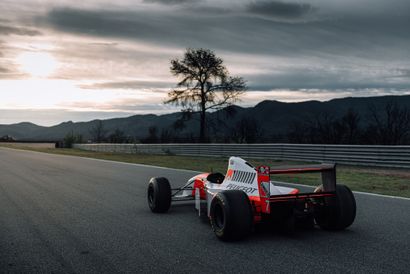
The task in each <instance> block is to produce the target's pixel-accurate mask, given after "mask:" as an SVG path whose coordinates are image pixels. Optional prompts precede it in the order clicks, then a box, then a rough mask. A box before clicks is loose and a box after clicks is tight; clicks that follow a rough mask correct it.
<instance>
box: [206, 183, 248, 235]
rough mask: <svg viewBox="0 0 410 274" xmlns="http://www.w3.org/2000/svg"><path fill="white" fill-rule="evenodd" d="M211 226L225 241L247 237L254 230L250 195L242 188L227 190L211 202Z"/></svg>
mask: <svg viewBox="0 0 410 274" xmlns="http://www.w3.org/2000/svg"><path fill="white" fill-rule="evenodd" d="M210 220H211V226H212V229H213V231H214V233H215V235H216V236H217V237H218V239H220V240H223V241H236V240H240V239H243V238H245V237H246V236H248V235H249V234H250V232H251V231H252V226H253V211H252V206H251V203H250V201H249V198H248V195H246V193H245V192H243V191H241V190H225V191H222V192H219V193H218V194H216V196H215V197H214V198H213V200H212V202H211V210H210Z"/></svg>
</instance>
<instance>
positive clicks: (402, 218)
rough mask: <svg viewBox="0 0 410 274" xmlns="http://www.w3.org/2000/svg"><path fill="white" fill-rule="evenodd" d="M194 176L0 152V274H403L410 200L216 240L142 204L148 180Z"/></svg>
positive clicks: (370, 203) (195, 221) (365, 205)
mask: <svg viewBox="0 0 410 274" xmlns="http://www.w3.org/2000/svg"><path fill="white" fill-rule="evenodd" d="M194 174H196V173H195V172H188V171H179V170H172V169H163V168H156V167H146V166H138V165H130V164H121V163H114V162H108V161H98V160H93V159H83V158H76V157H70V156H58V155H49V154H42V153H35V152H27V151H18V150H11V149H4V148H0V271H1V272H11V273H13V272H16V273H21V272H41V273H44V272H46V273H50V272H54V273H94V272H98V273H101V272H104V273H118V272H121V273H124V272H134V273H135V272H143V273H146V272H155V273H221V272H224V273H231V272H236V273H257V272H260V273H268V272H270V273H281V272H287V273H295V272H298V273H301V272H308V273H310V272H312V273H313V272H315V273H361V272H363V273H364V272H366V273H409V272H408V271H409V269H410V200H405V199H393V198H384V197H377V196H370V195H364V194H356V199H357V206H358V212H357V217H356V221H355V223H354V224H353V225H352V226H351V227H350V228H349V229H348V230H346V231H343V232H326V231H322V230H320V229H314V230H313V231H300V232H297V233H296V234H295V235H292V236H289V235H286V234H282V233H280V232H278V231H270V230H266V229H259V230H257V231H256V232H255V233H254V234H253V235H252V236H251V237H249V238H248V239H246V240H244V241H241V242H235V243H224V242H220V241H219V240H217V239H216V237H215V236H214V234H213V232H212V231H211V227H210V225H209V223H207V222H206V221H205V220H201V219H199V218H198V217H197V216H196V211H195V210H194V207H193V206H191V205H177V206H174V207H172V208H171V211H170V212H169V213H168V214H153V213H151V212H150V210H149V209H148V207H147V203H146V185H147V182H148V180H149V178H150V177H152V176H165V177H168V178H169V180H170V181H171V184H173V186H178V185H180V184H182V183H184V182H185V181H186V180H187V179H188V178H189V177H191V176H192V175H194Z"/></svg>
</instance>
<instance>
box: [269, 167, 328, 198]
mask: <svg viewBox="0 0 410 274" xmlns="http://www.w3.org/2000/svg"><path fill="white" fill-rule="evenodd" d="M310 172H320V173H321V176H322V185H323V191H324V192H333V191H336V164H333V163H332V164H320V165H303V166H280V167H271V168H269V174H270V175H273V174H294V173H310Z"/></svg>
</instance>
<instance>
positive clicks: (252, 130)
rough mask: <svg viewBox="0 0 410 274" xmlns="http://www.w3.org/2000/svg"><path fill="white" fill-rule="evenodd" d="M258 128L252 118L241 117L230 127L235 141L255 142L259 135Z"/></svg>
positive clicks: (257, 124)
mask: <svg viewBox="0 0 410 274" xmlns="http://www.w3.org/2000/svg"><path fill="white" fill-rule="evenodd" d="M259 128H260V126H259V123H258V122H257V121H256V120H255V119H254V118H252V117H250V118H247V117H245V118H242V119H241V120H239V121H238V122H237V123H236V124H235V127H234V128H233V129H232V138H233V140H234V141H235V142H237V143H248V144H249V143H255V142H256V141H258V140H259V137H260V135H261V132H260V130H259Z"/></svg>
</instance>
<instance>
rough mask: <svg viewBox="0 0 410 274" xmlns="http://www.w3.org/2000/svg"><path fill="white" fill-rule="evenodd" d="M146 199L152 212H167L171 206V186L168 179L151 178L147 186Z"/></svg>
mask: <svg viewBox="0 0 410 274" xmlns="http://www.w3.org/2000/svg"><path fill="white" fill-rule="evenodd" d="M147 199H148V206H149V208H150V209H151V211H152V212H154V213H164V212H167V211H168V210H169V208H170V206H171V185H170V184H169V181H168V179H167V178H163V177H160V178H151V180H150V181H149V184H148V191H147Z"/></svg>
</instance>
